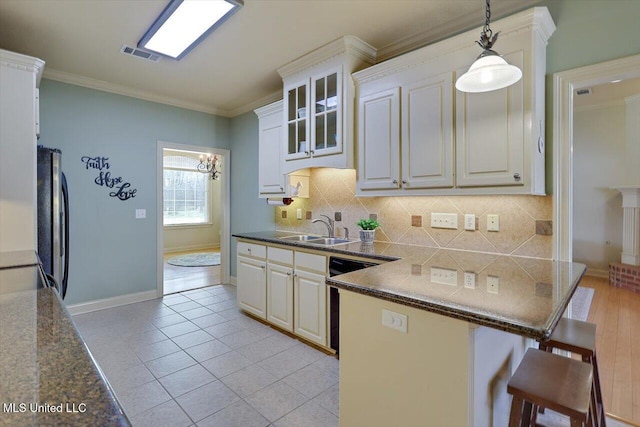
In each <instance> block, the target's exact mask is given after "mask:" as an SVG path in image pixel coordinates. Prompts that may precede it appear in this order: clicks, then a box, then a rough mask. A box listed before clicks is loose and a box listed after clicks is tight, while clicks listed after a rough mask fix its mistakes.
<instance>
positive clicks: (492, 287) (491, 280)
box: [487, 276, 500, 294]
mask: <svg viewBox="0 0 640 427" xmlns="http://www.w3.org/2000/svg"><path fill="white" fill-rule="evenodd" d="M499 291H500V279H499V278H498V276H487V292H489V293H492V294H497V293H498V292H499Z"/></svg>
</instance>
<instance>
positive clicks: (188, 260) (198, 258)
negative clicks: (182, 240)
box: [167, 252, 220, 267]
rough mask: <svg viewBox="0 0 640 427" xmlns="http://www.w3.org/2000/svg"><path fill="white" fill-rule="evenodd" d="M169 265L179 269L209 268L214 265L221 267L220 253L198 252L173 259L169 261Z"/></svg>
mask: <svg viewBox="0 0 640 427" xmlns="http://www.w3.org/2000/svg"><path fill="white" fill-rule="evenodd" d="M167 264H171V265H176V266H178V267H209V266H212V265H220V253H219V252H197V253H193V254H185V255H178V256H174V257H171V258H169V259H168V260H167Z"/></svg>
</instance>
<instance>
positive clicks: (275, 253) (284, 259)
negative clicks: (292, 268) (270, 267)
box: [267, 246, 293, 265]
mask: <svg viewBox="0 0 640 427" xmlns="http://www.w3.org/2000/svg"><path fill="white" fill-rule="evenodd" d="M267 258H268V259H269V262H277V263H278V264H284V265H293V251H292V250H290V249H281V248H272V247H271V246H269V247H267Z"/></svg>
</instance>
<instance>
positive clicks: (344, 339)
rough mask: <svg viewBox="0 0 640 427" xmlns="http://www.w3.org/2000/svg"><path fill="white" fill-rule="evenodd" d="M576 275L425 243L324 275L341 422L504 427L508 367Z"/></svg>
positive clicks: (572, 268) (566, 295)
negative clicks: (335, 293)
mask: <svg viewBox="0 0 640 427" xmlns="http://www.w3.org/2000/svg"><path fill="white" fill-rule="evenodd" d="M584 272H585V266H584V265H582V264H578V263H568V262H557V261H552V260H547V259H536V258H525V257H513V256H505V255H496V254H487V253H478V252H469V251H455V250H445V249H436V248H425V247H423V248H416V249H415V251H414V254H413V255H411V256H409V257H404V258H403V259H401V260H398V261H394V262H389V263H386V264H381V265H378V266H375V267H370V268H368V269H365V270H360V271H356V272H352V273H348V274H344V275H340V276H336V277H331V278H329V279H327V284H328V285H330V286H334V287H337V288H339V289H340V339H341V354H340V423H341V425H344V426H361V425H366V426H388V425H400V424H401V425H421V426H425V425H433V426H442V425H447V426H449V425H451V426H462V425H468V426H483V425H507V423H508V417H509V397H508V395H507V393H506V384H507V382H508V381H509V378H510V377H511V374H512V373H513V372H514V371H515V369H516V368H517V366H518V364H519V362H520V360H521V359H522V357H523V356H524V352H525V350H526V348H527V347H529V346H531V345H532V344H533V343H534V342H533V341H532V340H544V339H546V338H548V337H549V336H550V334H551V332H552V331H553V329H554V327H555V326H556V324H557V323H558V321H559V319H560V318H561V316H562V314H563V312H564V311H565V309H566V307H567V305H568V303H569V301H570V299H571V297H572V296H573V293H574V291H575V290H576V288H577V286H578V283H579V281H580V279H581V278H582V275H583V274H584Z"/></svg>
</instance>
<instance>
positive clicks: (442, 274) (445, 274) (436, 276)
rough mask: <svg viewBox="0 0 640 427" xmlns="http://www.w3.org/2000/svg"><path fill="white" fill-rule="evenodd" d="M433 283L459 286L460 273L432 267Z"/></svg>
mask: <svg viewBox="0 0 640 427" xmlns="http://www.w3.org/2000/svg"><path fill="white" fill-rule="evenodd" d="M431 282H433V283H440V284H442V285H451V286H457V285H458V271H457V270H451V269H449V268H439V267H431Z"/></svg>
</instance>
